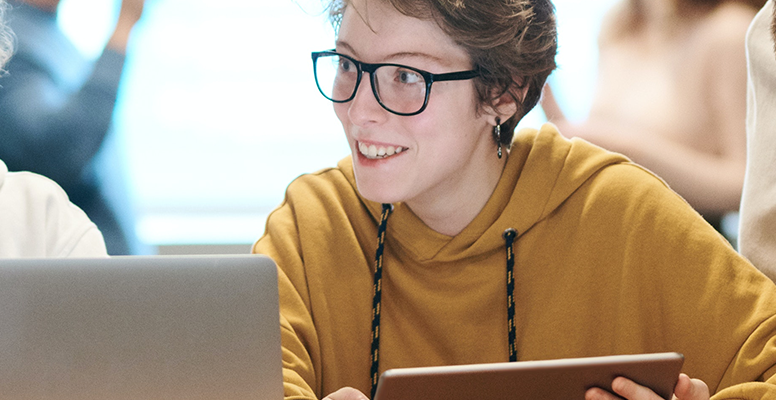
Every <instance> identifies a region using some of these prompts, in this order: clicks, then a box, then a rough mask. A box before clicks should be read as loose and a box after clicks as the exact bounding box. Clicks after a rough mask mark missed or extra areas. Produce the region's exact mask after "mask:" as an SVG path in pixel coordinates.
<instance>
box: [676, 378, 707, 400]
mask: <svg viewBox="0 0 776 400" xmlns="http://www.w3.org/2000/svg"><path fill="white" fill-rule="evenodd" d="M674 397H675V398H676V399H678V400H705V399H708V398H709V387H708V386H707V385H706V383H705V382H703V381H702V380H700V379H690V377H689V376H687V375H685V374H679V381H678V382H677V383H676V388H675V389H674Z"/></svg>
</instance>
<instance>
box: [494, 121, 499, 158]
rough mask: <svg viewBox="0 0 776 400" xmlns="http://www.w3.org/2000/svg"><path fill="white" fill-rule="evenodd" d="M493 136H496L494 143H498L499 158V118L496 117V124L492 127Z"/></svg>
mask: <svg viewBox="0 0 776 400" xmlns="http://www.w3.org/2000/svg"><path fill="white" fill-rule="evenodd" d="M493 136H495V137H496V143H498V158H499V160H500V159H501V118H499V117H496V126H495V127H493Z"/></svg>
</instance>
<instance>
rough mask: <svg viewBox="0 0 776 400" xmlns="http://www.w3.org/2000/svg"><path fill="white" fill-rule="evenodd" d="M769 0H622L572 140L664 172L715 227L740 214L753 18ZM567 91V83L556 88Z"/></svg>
mask: <svg viewBox="0 0 776 400" xmlns="http://www.w3.org/2000/svg"><path fill="white" fill-rule="evenodd" d="M764 3H765V0H747V1H738V0H623V1H621V2H620V3H618V4H617V5H616V6H615V7H613V8H612V9H611V10H610V12H609V13H608V15H607V16H606V18H605V20H604V23H603V25H602V28H601V32H600V36H599V50H600V51H599V54H600V57H599V64H598V80H597V86H596V92H595V95H594V97H593V99H592V104H591V109H590V112H589V116H588V118H587V120H586V121H584V122H581V123H570V122H569V121H567V120H566V119H565V117H564V116H563V113H562V111H561V109H560V108H559V107H558V105H557V104H556V103H555V101H554V99H553V97H552V93H551V92H550V93H548V96H546V98H545V100H544V101H543V103H542V105H543V107H544V109H545V112H546V114H547V117H548V119H550V120H551V121H552V122H553V123H555V124H556V125H557V126H558V127H559V128H560V130H561V132H563V134H564V135H566V136H567V137H580V138H582V139H586V140H588V141H590V142H592V143H595V144H597V145H599V146H602V147H604V148H606V149H608V150H612V151H616V152H620V153H623V154H625V155H626V156H628V157H630V158H631V159H632V160H634V161H635V162H637V163H639V164H641V165H643V166H645V167H647V168H649V169H650V170H651V171H653V172H655V173H656V174H657V175H658V176H660V177H661V178H663V179H665V180H666V182H668V184H669V185H671V187H672V188H673V189H674V190H676V191H677V192H678V193H679V194H680V195H682V196H683V197H684V198H685V199H686V200H687V201H688V202H689V203H690V204H691V205H692V206H693V207H695V209H696V210H698V211H699V212H700V213H701V214H702V215H703V216H704V217H705V218H706V219H707V220H708V221H709V222H710V223H711V224H712V225H713V226H715V228H717V229H720V228H721V225H720V222H721V219H722V217H723V216H724V215H725V214H726V213H728V212H731V211H737V210H738V206H739V202H740V201H741V188H742V186H743V182H744V168H745V164H746V134H745V123H744V120H745V116H746V56H745V46H744V38H745V35H746V30H747V28H748V27H749V23H750V22H751V21H752V18H753V17H754V15H755V13H756V12H757V10H759V9H760V8H761V7H762V6H763V4H764ZM556 89H558V90H564V89H565V88H556Z"/></svg>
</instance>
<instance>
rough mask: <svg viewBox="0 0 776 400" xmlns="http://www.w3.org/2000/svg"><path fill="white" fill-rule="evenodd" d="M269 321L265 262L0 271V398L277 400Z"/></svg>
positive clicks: (180, 261)
mask: <svg viewBox="0 0 776 400" xmlns="http://www.w3.org/2000/svg"><path fill="white" fill-rule="evenodd" d="M279 319H280V318H279V311H278V291H277V269H276V267H275V264H274V262H273V261H272V260H271V259H269V258H268V257H265V256H257V255H239V256H188V257H172V256H155V257H114V258H106V259H37V260H34V259H16V260H0V393H2V395H1V396H2V398H3V399H7V400H17V399H19V400H20V399H58V400H70V399H72V400H76V399H78V400H86V399H113V400H120V399H187V400H192V399H202V400H205V399H208V400H210V399H219V400H229V399H256V400H259V399H262V400H279V399H282V397H283V387H282V386H283V385H282V364H281V350H280V326H279V324H280V323H279Z"/></svg>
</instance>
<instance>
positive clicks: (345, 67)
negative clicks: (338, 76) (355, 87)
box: [339, 58, 355, 72]
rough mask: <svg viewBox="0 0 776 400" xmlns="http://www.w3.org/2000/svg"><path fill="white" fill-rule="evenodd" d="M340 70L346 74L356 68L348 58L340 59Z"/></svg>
mask: <svg viewBox="0 0 776 400" xmlns="http://www.w3.org/2000/svg"><path fill="white" fill-rule="evenodd" d="M339 64H340V69H341V70H342V71H344V72H349V71H351V70H353V69H354V68H355V66H354V65H353V62H351V61H350V60H348V59H347V58H340V63H339Z"/></svg>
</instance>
